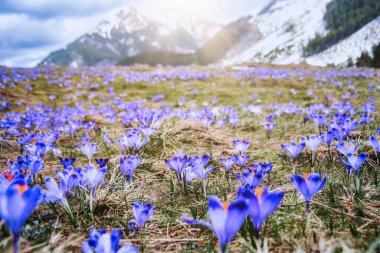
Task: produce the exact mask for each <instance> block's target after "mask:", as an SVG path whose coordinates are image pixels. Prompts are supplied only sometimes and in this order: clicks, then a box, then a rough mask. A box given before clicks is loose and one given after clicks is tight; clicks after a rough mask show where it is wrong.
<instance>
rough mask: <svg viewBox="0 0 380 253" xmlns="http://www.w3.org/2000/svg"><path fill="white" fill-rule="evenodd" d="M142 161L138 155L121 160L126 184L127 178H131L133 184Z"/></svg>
mask: <svg viewBox="0 0 380 253" xmlns="http://www.w3.org/2000/svg"><path fill="white" fill-rule="evenodd" d="M141 162H142V159H140V157H139V156H138V155H136V156H133V155H129V156H128V157H125V156H124V157H122V158H120V169H121V171H122V172H123V175H124V182H125V179H126V176H128V177H129V181H130V182H132V180H133V172H134V171H135V170H136V169H137V167H139V166H140V165H141Z"/></svg>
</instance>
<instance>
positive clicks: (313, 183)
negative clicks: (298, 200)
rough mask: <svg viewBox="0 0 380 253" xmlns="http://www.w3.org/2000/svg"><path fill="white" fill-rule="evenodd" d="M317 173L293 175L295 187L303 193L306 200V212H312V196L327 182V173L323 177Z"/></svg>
mask: <svg viewBox="0 0 380 253" xmlns="http://www.w3.org/2000/svg"><path fill="white" fill-rule="evenodd" d="M320 179H321V177H320V175H319V174H317V173H311V174H310V173H305V174H304V175H303V176H301V175H299V174H295V175H293V176H291V180H292V183H293V185H294V187H295V188H296V189H297V190H298V191H299V192H300V193H301V194H302V196H303V197H304V198H305V200H306V212H307V213H310V201H311V198H312V197H313V196H314V195H315V194H316V193H317V192H319V191H320V190H322V188H323V186H324V185H325V183H326V173H325V175H324V177H323V179H322V181H321V180H320Z"/></svg>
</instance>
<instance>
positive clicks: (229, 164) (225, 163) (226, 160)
mask: <svg viewBox="0 0 380 253" xmlns="http://www.w3.org/2000/svg"><path fill="white" fill-rule="evenodd" d="M219 160H220V162H221V163H222V164H223V166H224V168H225V169H226V171H227V173H228V181H230V180H231V174H230V170H231V168H232V166H233V165H234V164H235V163H236V159H235V157H233V156H229V157H227V158H223V157H221V158H219Z"/></svg>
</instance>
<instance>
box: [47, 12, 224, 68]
mask: <svg viewBox="0 0 380 253" xmlns="http://www.w3.org/2000/svg"><path fill="white" fill-rule="evenodd" d="M163 15H165V19H166V20H167V21H168V22H167V23H164V22H162V21H163V20H165V19H157V18H151V17H147V16H144V15H142V14H141V13H139V12H138V11H137V10H136V9H134V8H129V7H123V8H118V9H115V10H112V11H111V12H110V13H108V14H107V15H106V17H105V18H104V19H103V20H102V21H101V22H100V23H99V24H98V25H97V26H96V27H95V28H94V29H93V30H91V31H89V32H88V33H86V34H84V35H83V36H81V37H80V38H78V39H77V40H76V41H74V42H72V43H71V44H69V45H68V46H67V47H66V48H63V49H60V50H58V51H55V52H53V53H51V54H50V55H49V56H48V57H47V58H45V59H44V60H43V61H42V62H41V63H40V65H59V66H74V67H75V66H81V65H102V64H115V63H118V62H119V61H120V60H121V59H123V58H125V57H131V56H135V55H138V54H141V53H144V52H150V51H166V52H174V53H192V52H195V51H196V50H197V49H198V48H199V47H200V46H201V45H202V44H203V43H205V42H206V41H207V40H208V39H210V38H211V37H212V36H213V35H214V34H215V33H216V32H217V31H218V30H219V29H220V28H221V25H219V24H217V23H215V22H212V21H210V20H207V19H202V18H200V17H197V16H192V15H187V16H181V17H178V16H175V14H174V13H168V14H163ZM169 18H170V19H169Z"/></svg>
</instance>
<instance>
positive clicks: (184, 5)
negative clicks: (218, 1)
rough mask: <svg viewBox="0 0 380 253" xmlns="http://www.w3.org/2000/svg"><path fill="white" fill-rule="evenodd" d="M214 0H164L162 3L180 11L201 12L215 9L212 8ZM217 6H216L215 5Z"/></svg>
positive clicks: (168, 7)
mask: <svg viewBox="0 0 380 253" xmlns="http://www.w3.org/2000/svg"><path fill="white" fill-rule="evenodd" d="M213 2H214V1H204V0H191V1H180V0H163V1H160V4H161V5H162V6H164V7H165V8H167V9H170V10H173V11H178V12H181V13H195V14H197V13H200V12H204V11H206V10H207V11H209V12H211V11H213V9H214V8H212V7H213V6H212V5H213V4H212V3H213ZM214 7H215V6H214Z"/></svg>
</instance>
